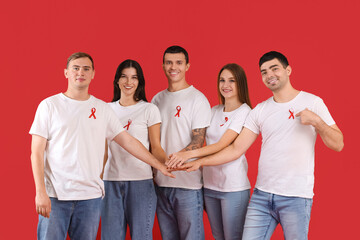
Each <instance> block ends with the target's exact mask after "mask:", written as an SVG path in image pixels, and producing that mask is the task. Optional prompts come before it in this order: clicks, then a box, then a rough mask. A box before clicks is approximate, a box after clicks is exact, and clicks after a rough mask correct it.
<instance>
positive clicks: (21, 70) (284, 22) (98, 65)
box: [0, 0, 360, 239]
mask: <svg viewBox="0 0 360 240" xmlns="http://www.w3.org/2000/svg"><path fill="white" fill-rule="evenodd" d="M359 10H360V4H359V1H357V0H349V1H347V0H342V1H331V0H330V1H310V0H303V1H289V0H272V1H262V0H261V1H260V0H258V1H240V0H233V1H229V0H224V1H221V2H215V1H214V2H212V1H205V0H198V1H190V0H183V1H163V0H161V1H123V2H120V1H83V0H79V1H69V0H61V1H59V0H51V1H46V0H38V1H25V0H22V1H12V2H10V1H6V2H5V1H3V2H2V3H1V7H0V24H1V44H0V49H1V51H0V54H1V55H0V68H1V86H2V90H1V94H0V98H1V108H0V109H1V110H0V111H1V114H0V119H1V136H2V138H1V145H0V148H1V153H2V174H1V186H2V189H1V190H2V191H1V192H2V193H1V206H2V216H3V217H2V218H3V221H2V224H1V225H0V228H1V239H36V225H37V215H36V213H35V207H34V197H35V188H34V183H33V178H32V172H31V165H30V141H31V137H30V135H29V134H28V131H29V128H30V126H31V123H32V121H33V117H34V114H35V111H36V108H37V105H38V104H39V102H40V101H41V100H42V99H44V98H46V97H48V96H50V95H54V94H56V93H59V92H63V91H65V90H66V87H67V81H66V79H65V78H64V76H63V69H64V67H65V64H66V59H67V57H68V56H69V55H70V54H71V53H73V52H76V51H84V52H88V53H90V54H91V55H92V56H93V58H94V60H95V69H96V76H95V79H94V80H93V82H92V84H91V87H90V92H91V93H92V94H93V95H95V96H97V97H98V98H100V99H103V100H105V101H110V100H111V97H112V81H113V76H114V74H115V69H116V67H117V65H118V64H119V63H120V62H121V61H123V60H125V59H127V58H132V59H135V60H137V61H138V62H139V63H140V64H141V65H142V67H143V70H144V73H145V78H146V84H147V86H146V91H147V97H148V99H149V100H150V99H151V98H152V97H153V96H154V94H156V93H157V92H158V91H160V90H163V89H164V88H166V86H167V81H166V78H165V76H164V74H163V71H162V68H161V63H162V54H163V51H164V50H165V49H166V48H167V47H168V46H170V45H173V44H178V45H181V46H183V47H184V48H185V49H187V50H188V52H189V55H190V63H191V67H190V70H189V72H188V74H187V80H188V82H189V83H191V84H193V85H194V86H195V87H196V88H198V89H199V90H201V91H202V92H203V93H204V94H205V95H206V96H207V97H208V99H209V101H210V103H211V105H212V106H213V105H215V104H217V103H218V101H217V95H216V76H217V73H218V71H219V69H220V67H221V66H223V65H224V64H226V63H229V62H236V63H238V64H240V65H241V66H243V67H244V69H245V71H246V73H247V76H248V81H249V88H250V97H251V101H252V103H253V105H254V106H255V105H256V104H257V103H259V102H260V101H263V100H265V99H267V98H268V97H270V96H271V92H270V91H269V90H268V89H266V87H264V86H263V83H262V81H261V77H260V73H259V69H258V65H257V63H258V59H259V57H260V56H261V55H262V54H263V53H265V52H267V51H270V50H277V51H280V52H283V53H284V54H285V55H286V56H287V57H288V58H289V62H290V65H291V66H292V68H293V72H292V75H291V81H292V84H293V86H294V87H295V88H297V89H300V90H305V91H308V92H311V93H314V94H316V95H318V96H320V97H322V98H323V99H324V101H325V103H326V104H327V106H328V108H329V109H330V112H331V113H332V115H333V117H334V119H335V121H336V122H337V124H338V126H339V127H340V129H341V130H342V131H343V133H344V136H345V148H344V150H343V151H342V152H341V153H335V152H333V151H331V150H329V149H327V148H326V147H325V146H324V144H323V143H322V141H321V140H320V138H319V139H318V141H317V144H316V164H315V165H316V168H315V176H316V177H315V178H316V180H315V182H316V183H315V197H314V205H313V210H312V216H311V222H310V231H309V238H310V239H353V236H356V235H355V233H356V232H357V228H358V223H359V221H358V218H357V215H358V214H359V213H360V211H359V207H358V197H359V194H358V190H359V187H358V184H359V178H358V175H359V174H358V170H359V169H360V168H359V165H360V164H359V157H358V155H357V154H356V153H355V147H356V146H355V144H356V143H357V138H355V136H356V135H358V134H359V130H358V117H359V115H360V114H359V107H358V104H356V103H357V102H358V98H357V94H358V88H359V86H360V84H359V81H360V80H359V63H358V61H357V60H358V58H359V53H360V51H359V46H358V45H359V42H360V38H359V35H358V31H359V23H360V21H359V20H360V18H359V13H358V12H359ZM260 143H261V141H260V139H258V140H257V141H256V143H255V144H254V145H253V146H252V147H251V149H250V150H249V151H248V153H247V158H248V163H249V178H250V180H251V183H252V186H254V184H255V180H256V174H257V161H258V156H259V150H260ZM204 219H205V221H204V223H205V229H206V238H207V239H212V237H211V231H210V227H209V223H208V221H207V219H206V217H205V218H204ZM282 238H283V237H282V231H281V228H279V227H278V228H277V230H276V233H275V234H274V237H273V239H282ZM154 239H160V233H159V228H158V225H157V223H156V224H155V227H154Z"/></svg>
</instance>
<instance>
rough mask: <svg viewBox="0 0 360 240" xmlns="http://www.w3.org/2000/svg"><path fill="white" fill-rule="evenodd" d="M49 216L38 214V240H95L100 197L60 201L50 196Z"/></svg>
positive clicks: (98, 219)
mask: <svg viewBox="0 0 360 240" xmlns="http://www.w3.org/2000/svg"><path fill="white" fill-rule="evenodd" d="M50 200H51V212H50V218H44V217H43V216H41V215H39V224H38V233H37V234H38V240H45V239H46V240H65V239H66V236H67V233H68V234H69V237H70V239H75V240H92V239H93V240H95V239H96V235H97V231H98V228H99V221H100V205H101V198H95V199H90V200H80V201H60V200H58V199H57V198H50Z"/></svg>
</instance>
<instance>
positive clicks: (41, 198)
mask: <svg viewBox="0 0 360 240" xmlns="http://www.w3.org/2000/svg"><path fill="white" fill-rule="evenodd" d="M35 206H36V212H37V213H38V214H40V215H41V216H43V217H46V218H49V217H50V212H51V201H50V198H49V196H48V195H47V194H46V193H37V194H36V196H35Z"/></svg>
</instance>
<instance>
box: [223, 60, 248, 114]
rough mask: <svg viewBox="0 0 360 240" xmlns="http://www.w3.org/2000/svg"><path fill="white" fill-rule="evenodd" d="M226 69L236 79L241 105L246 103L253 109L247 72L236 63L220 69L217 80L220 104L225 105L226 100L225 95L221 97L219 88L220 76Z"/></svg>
mask: <svg viewBox="0 0 360 240" xmlns="http://www.w3.org/2000/svg"><path fill="white" fill-rule="evenodd" d="M225 69H227V70H229V71H230V72H231V74H232V75H233V76H234V78H235V81H236V87H237V92H238V99H239V101H240V102H241V103H246V104H247V105H248V106H249V107H250V108H252V107H251V102H250V97H249V90H248V84H247V78H246V74H245V71H244V69H243V68H242V67H241V66H239V65H238V64H236V63H229V64H226V65H225V66H223V67H222V68H221V69H220V72H219V74H218V80H217V90H218V96H219V100H220V103H221V104H225V98H224V97H223V95H221V92H220V88H219V83H220V75H221V73H222V72H223V71H224V70H225Z"/></svg>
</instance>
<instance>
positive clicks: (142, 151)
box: [114, 132, 162, 169]
mask: <svg viewBox="0 0 360 240" xmlns="http://www.w3.org/2000/svg"><path fill="white" fill-rule="evenodd" d="M114 141H116V142H117V143H118V144H119V145H120V146H121V147H123V148H124V149H125V150H126V151H128V152H129V153H130V154H132V155H133V156H134V157H136V158H138V159H140V160H141V161H143V162H145V163H147V164H149V165H150V166H152V167H154V168H156V169H159V168H160V167H161V165H162V163H160V162H159V161H158V160H157V159H156V158H155V157H154V156H153V155H152V154H151V153H150V152H149V151H148V150H147V149H146V148H145V147H144V145H142V143H141V142H140V141H138V140H137V139H136V138H134V137H132V136H130V135H129V134H128V133H126V132H123V133H120V134H119V135H118V136H116V137H115V138H114Z"/></svg>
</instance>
